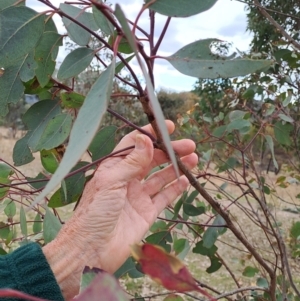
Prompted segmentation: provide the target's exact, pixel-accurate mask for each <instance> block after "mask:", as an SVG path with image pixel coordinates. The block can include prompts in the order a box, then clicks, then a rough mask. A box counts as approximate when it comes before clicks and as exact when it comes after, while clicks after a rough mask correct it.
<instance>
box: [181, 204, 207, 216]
mask: <svg viewBox="0 0 300 301" xmlns="http://www.w3.org/2000/svg"><path fill="white" fill-rule="evenodd" d="M183 212H184V213H185V214H187V215H188V216H198V215H200V214H203V213H205V208H204V207H195V206H194V205H192V204H186V203H183Z"/></svg>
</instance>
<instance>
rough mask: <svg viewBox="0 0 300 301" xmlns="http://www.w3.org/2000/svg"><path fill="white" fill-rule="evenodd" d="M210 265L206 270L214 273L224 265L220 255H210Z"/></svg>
mask: <svg viewBox="0 0 300 301" xmlns="http://www.w3.org/2000/svg"><path fill="white" fill-rule="evenodd" d="M209 259H210V266H209V267H208V268H207V269H206V272H207V273H209V274H212V273H214V272H216V271H217V270H219V269H220V268H221V267H222V262H221V261H220V259H219V258H218V257H215V256H213V257H210V258H209Z"/></svg>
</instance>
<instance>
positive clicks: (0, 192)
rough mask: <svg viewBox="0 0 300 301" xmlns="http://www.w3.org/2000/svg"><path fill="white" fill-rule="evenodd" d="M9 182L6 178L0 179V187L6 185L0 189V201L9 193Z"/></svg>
mask: <svg viewBox="0 0 300 301" xmlns="http://www.w3.org/2000/svg"><path fill="white" fill-rule="evenodd" d="M10 183H11V181H10V180H9V179H7V178H0V185H7V186H3V187H1V188H0V200H2V199H3V198H4V197H5V196H6V195H7V193H8V191H9V184H10Z"/></svg>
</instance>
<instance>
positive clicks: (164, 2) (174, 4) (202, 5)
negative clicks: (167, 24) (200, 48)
mask: <svg viewBox="0 0 300 301" xmlns="http://www.w3.org/2000/svg"><path fill="white" fill-rule="evenodd" d="M150 1H151V0H146V1H145V2H146V3H149V2H150ZM216 2H217V0H201V1H198V2H194V1H190V0H172V1H169V0H157V1H155V2H154V3H153V4H151V5H150V6H149V9H151V10H154V11H156V12H158V13H160V14H162V15H166V16H170V17H181V18H185V17H189V16H194V15H197V14H200V13H202V12H204V11H206V10H209V9H210V8H211V7H213V6H214V5H215V3H216Z"/></svg>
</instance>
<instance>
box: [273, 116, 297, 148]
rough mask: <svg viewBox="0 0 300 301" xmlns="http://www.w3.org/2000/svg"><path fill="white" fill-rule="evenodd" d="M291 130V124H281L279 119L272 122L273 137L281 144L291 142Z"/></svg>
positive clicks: (289, 143) (287, 144)
mask: <svg viewBox="0 0 300 301" xmlns="http://www.w3.org/2000/svg"><path fill="white" fill-rule="evenodd" d="M292 130H293V126H292V125H291V124H289V123H286V124H282V122H281V121H278V122H276V123H275V124H274V135H275V139H276V140H277V141H278V142H279V143H280V144H282V145H286V146H290V145H291V144H292V140H291V135H290V133H291V131H292Z"/></svg>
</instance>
